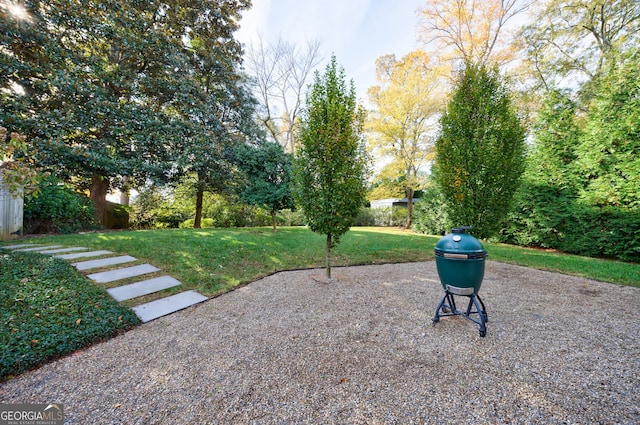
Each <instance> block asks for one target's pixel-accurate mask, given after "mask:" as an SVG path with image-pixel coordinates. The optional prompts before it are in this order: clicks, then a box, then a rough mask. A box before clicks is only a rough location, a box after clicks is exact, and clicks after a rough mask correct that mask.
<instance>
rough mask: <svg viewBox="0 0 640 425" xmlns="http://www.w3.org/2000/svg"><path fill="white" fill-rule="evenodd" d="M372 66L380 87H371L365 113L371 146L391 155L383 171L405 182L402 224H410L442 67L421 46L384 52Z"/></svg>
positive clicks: (438, 105) (428, 147)
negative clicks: (370, 106) (399, 56)
mask: <svg viewBox="0 0 640 425" xmlns="http://www.w3.org/2000/svg"><path fill="white" fill-rule="evenodd" d="M376 65H377V66H376V74H377V79H378V82H379V83H380V86H374V87H371V88H370V89H369V99H370V100H371V103H372V104H373V110H372V111H371V112H370V114H369V116H368V130H369V131H370V133H371V135H372V137H371V138H370V139H369V148H370V149H371V150H372V151H373V152H374V153H375V154H377V155H379V156H380V157H381V158H385V157H388V158H390V159H391V163H390V164H389V165H388V166H387V167H385V170H384V171H385V173H386V174H387V178H389V177H391V179H392V180H397V181H401V182H402V184H403V191H404V195H405V196H406V197H407V207H408V214H407V223H406V226H405V227H406V228H410V227H411V215H412V214H411V213H412V209H413V194H414V192H415V191H416V190H417V189H418V188H419V185H420V179H419V175H418V173H419V171H420V167H421V166H424V165H425V163H426V161H427V160H428V159H429V158H430V156H431V155H432V146H433V139H432V137H431V134H430V133H431V132H432V131H433V130H434V129H435V127H436V124H437V121H436V119H435V117H436V115H437V114H438V113H439V112H440V110H441V100H440V99H442V96H443V92H442V90H441V87H442V86H443V85H442V79H441V73H440V72H441V71H440V69H438V68H437V67H435V66H434V64H433V63H431V62H430V60H429V57H428V56H427V55H426V53H424V52H421V51H415V52H412V53H410V54H408V55H406V56H405V57H403V58H402V59H401V60H396V58H395V56H394V55H387V56H382V57H380V58H378V60H377V61H376ZM391 170H393V175H391V176H390V175H389V172H390V171H391Z"/></svg>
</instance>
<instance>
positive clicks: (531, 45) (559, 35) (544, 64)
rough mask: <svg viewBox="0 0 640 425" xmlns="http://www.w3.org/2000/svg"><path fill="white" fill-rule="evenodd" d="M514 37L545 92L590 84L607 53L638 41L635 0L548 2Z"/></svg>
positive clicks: (639, 23)
mask: <svg viewBox="0 0 640 425" xmlns="http://www.w3.org/2000/svg"><path fill="white" fill-rule="evenodd" d="M532 16H534V17H535V19H534V20H533V21H532V22H531V23H530V24H529V25H527V26H526V27H524V28H523V29H522V31H521V33H520V35H519V37H518V39H519V40H520V43H519V45H520V48H521V49H522V50H524V51H525V52H526V55H527V57H528V60H529V62H528V64H527V68H528V69H529V70H531V72H533V73H534V76H535V77H536V79H537V80H538V81H539V82H540V84H542V85H543V86H544V87H546V88H553V87H555V86H557V85H558V84H565V85H566V84H567V83H572V85H573V88H576V87H575V86H576V83H582V82H585V81H589V80H591V79H592V78H593V77H595V76H597V75H599V74H600V72H601V71H602V69H603V66H604V64H605V62H606V59H607V57H608V54H609V52H610V51H611V50H612V49H618V50H621V51H633V50H637V49H638V43H639V41H640V2H638V1H637V0H619V1H609V0H547V1H544V2H539V3H538V5H537V7H536V8H535V9H534V10H533V11H532Z"/></svg>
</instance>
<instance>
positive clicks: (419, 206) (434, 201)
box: [412, 186, 453, 235]
mask: <svg viewBox="0 0 640 425" xmlns="http://www.w3.org/2000/svg"><path fill="white" fill-rule="evenodd" d="M412 222H413V224H412V228H413V230H414V231H416V232H418V233H425V234H427V235H444V234H446V233H448V232H449V231H451V228H452V227H453V226H452V224H451V221H450V220H449V216H448V215H447V211H446V208H445V200H444V197H443V196H442V194H441V192H440V191H439V190H438V189H437V188H436V187H434V186H431V187H428V188H426V189H425V190H424V191H423V193H422V196H421V197H420V199H419V200H418V201H417V202H416V203H415V204H414V205H413V220H412Z"/></svg>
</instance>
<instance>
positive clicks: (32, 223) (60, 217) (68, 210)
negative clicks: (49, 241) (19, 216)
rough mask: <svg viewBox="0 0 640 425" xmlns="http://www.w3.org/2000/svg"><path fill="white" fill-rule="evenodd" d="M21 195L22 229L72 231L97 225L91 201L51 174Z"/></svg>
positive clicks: (27, 232)
mask: <svg viewBox="0 0 640 425" xmlns="http://www.w3.org/2000/svg"><path fill="white" fill-rule="evenodd" d="M38 190H39V192H40V193H39V194H38V196H33V195H27V196H25V199H24V233H25V234H34V233H73V232H78V231H81V230H91V229H96V228H98V227H99V226H98V224H97V222H96V219H95V215H94V214H95V213H94V207H93V203H92V202H91V200H90V199H89V198H87V197H86V196H84V195H82V194H80V193H77V192H75V191H74V190H73V189H71V188H70V187H68V186H66V185H65V184H63V183H62V182H60V181H59V180H57V179H55V178H52V177H50V178H47V179H46V180H43V181H42V182H40V184H39V187H38Z"/></svg>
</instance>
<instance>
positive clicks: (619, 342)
mask: <svg viewBox="0 0 640 425" xmlns="http://www.w3.org/2000/svg"><path fill="white" fill-rule="evenodd" d="M323 273H324V270H305V271H292V272H282V273H277V274H275V275H272V276H269V277H267V278H265V279H262V280H260V281H257V282H254V283H251V284H249V285H247V286H244V287H242V288H240V289H238V290H236V291H233V292H230V293H228V294H225V295H222V296H220V297H217V298H214V299H212V300H209V301H207V302H204V303H202V304H199V305H197V306H196V307H191V308H188V309H186V310H183V311H181V312H178V313H175V314H173V315H170V316H167V317H164V318H160V319H157V320H155V321H153V322H150V323H147V324H144V325H141V326H140V327H138V328H136V329H134V330H132V331H129V332H127V333H126V334H124V335H121V336H119V337H117V338H114V339H112V340H109V341H106V342H104V343H100V344H97V345H95V346H93V347H90V348H88V349H86V350H83V351H81V352H77V353H75V354H73V355H72V356H69V357H66V358H63V359H60V360H58V361H56V362H53V363H50V364H48V365H45V366H43V367H42V368H40V369H38V370H34V371H31V372H28V373H25V374H23V375H21V376H18V377H16V378H15V379H13V380H11V381H8V382H5V383H2V384H0V402H2V403H56V402H57V403H61V404H62V405H63V406H64V410H65V423H68V424H93V423H100V424H208V423H211V424H295V423H298V424H307V423H308V424H418V423H420V424H638V423H640V320H639V317H638V316H639V315H640V308H639V306H640V288H632V287H624V286H619V285H614V284H607V283H601V282H596V281H590V280H586V279H582V278H576V277H570V276H565V275H561V274H557V273H550V272H544V271H539V270H534V269H528V268H524V267H519V266H512V265H506V264H501V263H497V262H494V261H487V264H486V272H485V279H484V281H483V285H482V289H481V291H480V294H481V296H482V298H483V300H484V302H485V304H486V307H487V312H488V315H489V322H488V324H487V336H486V337H485V338H480V337H479V335H478V327H477V325H475V324H473V323H471V322H470V321H467V320H465V319H464V318H461V317H445V318H442V319H441V321H440V322H439V323H438V324H437V325H436V326H435V327H434V326H432V324H431V318H432V317H433V315H434V311H435V308H436V306H437V303H438V301H439V300H440V297H441V296H442V288H441V286H440V284H439V281H438V277H437V272H436V266H435V262H433V261H430V262H422V263H410V264H392V265H376V266H360V267H346V268H335V269H334V270H333V274H334V277H336V278H338V280H337V281H336V282H332V283H322V276H323Z"/></svg>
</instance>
